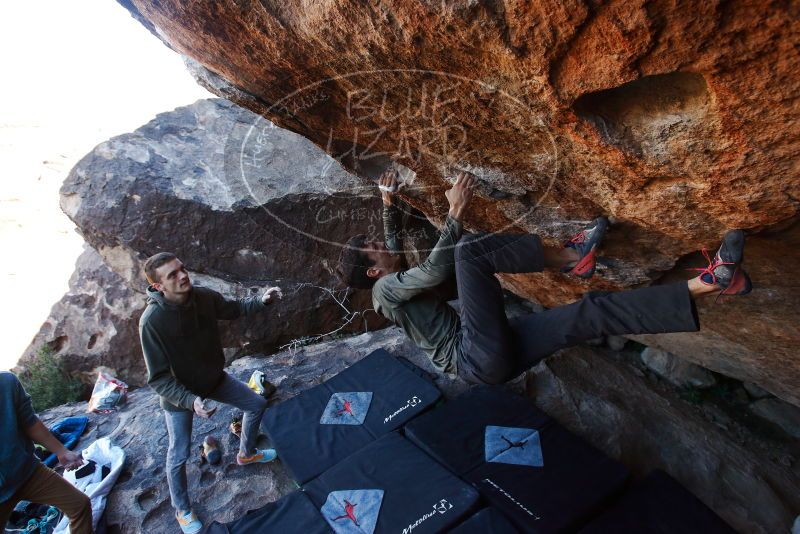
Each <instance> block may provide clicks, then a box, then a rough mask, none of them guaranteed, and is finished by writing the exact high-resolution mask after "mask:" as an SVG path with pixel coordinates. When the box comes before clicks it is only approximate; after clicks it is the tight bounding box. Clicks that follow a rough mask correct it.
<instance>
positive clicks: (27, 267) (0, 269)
mask: <svg viewBox="0 0 800 534" xmlns="http://www.w3.org/2000/svg"><path fill="white" fill-rule="evenodd" d="M0 66H1V67H2V70H0V72H2V73H3V76H2V78H1V79H0V283H1V284H2V287H3V293H4V297H5V298H4V299H3V301H4V305H3V306H0V370H4V369H10V368H11V367H13V366H14V365H15V364H16V361H17V359H18V358H19V357H20V356H21V355H22V353H23V352H24V350H25V349H26V347H27V346H28V345H29V344H30V342H31V340H32V338H33V336H34V335H35V334H36V333H37V332H38V331H39V328H40V327H41V326H42V323H43V322H44V321H45V320H46V319H47V317H48V314H49V312H50V308H51V307H52V305H53V304H55V303H56V302H57V301H58V300H59V299H60V298H61V297H62V296H63V295H64V293H65V292H66V291H67V289H68V281H69V277H70V275H71V274H72V272H73V270H74V267H75V260H76V259H77V257H78V255H79V254H80V253H81V250H82V247H83V239H82V238H81V237H80V236H79V235H78V234H77V233H76V232H75V227H74V225H73V224H72V222H71V221H70V220H69V219H68V218H67V217H66V215H64V214H63V213H62V212H61V209H60V208H59V205H58V189H59V187H60V186H61V183H62V182H63V181H64V179H65V178H66V176H67V174H68V173H69V171H70V169H71V168H72V166H73V165H75V163H77V161H78V160H79V159H80V158H81V157H83V156H84V155H85V154H87V153H88V152H90V151H91V150H92V149H93V148H94V147H95V146H96V145H97V144H99V143H101V142H103V141H105V140H106V139H108V138H110V137H113V136H115V135H119V134H122V133H126V132H130V131H132V130H135V129H136V128H138V127H139V126H141V125H143V124H145V123H146V122H148V121H150V120H151V119H152V118H154V117H155V115H156V114H158V113H161V112H164V111H170V110H172V109H174V108H176V107H178V106H184V105H188V104H191V103H192V102H195V101H196V100H198V99H201V98H209V97H212V96H213V95H211V94H210V93H209V92H208V91H206V90H205V89H203V88H202V87H200V86H199V85H197V83H196V82H195V81H194V80H193V79H192V77H191V76H190V75H189V73H188V72H187V71H186V68H185V67H184V65H183V61H182V60H181V58H180V56H179V55H178V54H176V53H174V52H173V51H172V50H170V49H169V48H167V47H166V46H164V45H163V44H162V43H161V42H160V41H159V40H158V39H157V38H156V37H155V36H153V35H152V34H151V33H150V32H149V31H147V29H145V28H144V26H142V25H141V24H139V23H138V22H137V21H136V20H134V19H133V18H132V17H131V16H130V15H129V14H128V12H127V11H126V10H125V9H124V8H123V7H122V6H120V5H119V4H118V3H117V2H115V1H114V0H80V1H79V2H64V1H57V0H45V1H37V0H30V1H25V2H4V3H3V4H2V5H1V6H0Z"/></svg>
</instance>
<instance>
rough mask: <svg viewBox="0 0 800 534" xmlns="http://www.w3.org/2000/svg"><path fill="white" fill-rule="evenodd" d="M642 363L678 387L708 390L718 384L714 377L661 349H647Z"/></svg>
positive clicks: (705, 370) (643, 352) (643, 354)
mask: <svg viewBox="0 0 800 534" xmlns="http://www.w3.org/2000/svg"><path fill="white" fill-rule="evenodd" d="M641 358H642V363H644V364H645V365H646V366H647V367H649V368H650V369H651V370H653V371H654V372H655V373H656V374H658V375H659V376H662V377H664V378H666V379H667V380H669V381H670V382H672V383H673V384H674V385H676V386H678V387H693V388H708V387H711V386H713V385H714V384H715V383H716V380H715V379H714V375H712V374H711V373H710V372H709V371H708V370H707V369H703V368H702V367H700V366H699V365H694V364H693V363H689V362H687V361H685V360H682V359H681V358H678V357H677V356H675V355H674V354H670V353H669V352H667V351H665V350H661V349H654V348H652V347H647V348H646V349H644V350H643V351H642V354H641Z"/></svg>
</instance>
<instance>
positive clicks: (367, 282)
mask: <svg viewBox="0 0 800 534" xmlns="http://www.w3.org/2000/svg"><path fill="white" fill-rule="evenodd" d="M366 242H367V236H366V235H364V234H359V235H354V236H353V237H351V238H350V239H348V240H347V243H345V245H344V247H343V248H342V253H341V254H340V255H339V263H338V265H337V266H336V275H337V276H338V277H339V279H340V280H341V281H342V282H343V283H344V284H346V285H347V286H349V287H355V288H358V289H372V286H374V285H375V282H376V281H377V280H376V279H375V278H370V277H369V276H367V269H369V268H370V267H372V266H373V265H375V262H374V261H372V260H370V259H369V256H367V255H366V254H365V253H364V246H365V244H366Z"/></svg>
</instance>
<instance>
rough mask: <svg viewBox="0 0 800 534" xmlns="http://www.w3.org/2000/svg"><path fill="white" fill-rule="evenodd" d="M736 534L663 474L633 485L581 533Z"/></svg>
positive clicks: (657, 471)
mask: <svg viewBox="0 0 800 534" xmlns="http://www.w3.org/2000/svg"><path fill="white" fill-rule="evenodd" d="M638 532H647V533H648V534H685V533H686V532H700V533H702V534H733V533H734V532H735V531H734V530H733V529H732V528H731V527H730V526H728V524H727V523H725V522H724V521H723V520H722V519H720V517H719V516H718V515H717V514H715V513H714V512H713V511H711V510H710V509H709V508H708V507H707V506H706V505H705V504H703V503H702V502H700V500H699V499H698V498H697V497H695V496H694V495H692V494H691V493H690V492H689V491H688V490H686V489H685V488H684V487H683V486H681V485H680V484H679V483H678V482H677V481H676V480H675V479H673V478H672V477H670V476H669V475H668V474H666V473H664V472H663V471H659V470H656V471H653V472H652V473H650V474H649V475H648V476H647V477H646V478H645V479H644V480H642V481H641V482H639V483H638V484H635V485H634V486H632V487H631V488H630V489H629V490H628V491H627V492H626V493H625V495H623V496H622V497H621V498H620V499H619V501H617V502H616V503H615V504H614V506H613V507H612V508H611V509H609V510H608V511H607V512H605V513H604V514H603V515H602V516H600V517H598V518H597V519H595V520H594V521H592V522H591V523H589V524H588V525H587V526H586V527H585V528H584V529H583V530H581V534H632V533H638Z"/></svg>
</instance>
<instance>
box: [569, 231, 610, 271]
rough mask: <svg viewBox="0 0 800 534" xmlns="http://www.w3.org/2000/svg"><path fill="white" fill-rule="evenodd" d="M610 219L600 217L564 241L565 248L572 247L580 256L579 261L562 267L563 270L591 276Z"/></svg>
mask: <svg viewBox="0 0 800 534" xmlns="http://www.w3.org/2000/svg"><path fill="white" fill-rule="evenodd" d="M607 228H608V219H606V218H605V217H598V218H597V219H595V220H594V221H593V222H592V225H591V226H589V227H588V228H585V229H583V230H581V231H580V232H578V233H577V234H575V235H574V236H573V237H572V238H571V239H570V240H568V241H566V242H565V243H564V247H565V248H572V249H575V251H576V252H577V253H578V255H579V256H580V258H579V259H578V261H577V262H575V263H574V264H573V263H570V264H568V265H566V266H565V267H563V268H562V269H561V271H562V272H565V273H570V274H574V275H576V276H578V277H580V278H591V277H592V275H594V269H595V266H596V264H597V249H598V248H600V244H601V243H602V241H603V237H604V236H605V235H606V229H607Z"/></svg>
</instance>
